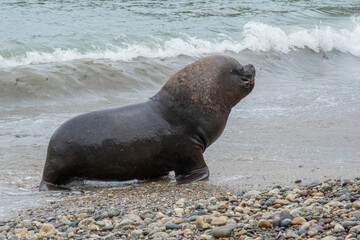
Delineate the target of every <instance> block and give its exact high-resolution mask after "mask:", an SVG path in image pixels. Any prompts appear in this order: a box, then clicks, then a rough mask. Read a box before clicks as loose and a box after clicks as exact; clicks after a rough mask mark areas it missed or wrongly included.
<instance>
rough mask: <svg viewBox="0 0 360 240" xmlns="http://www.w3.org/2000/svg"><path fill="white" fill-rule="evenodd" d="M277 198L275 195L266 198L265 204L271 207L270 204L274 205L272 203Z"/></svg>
mask: <svg viewBox="0 0 360 240" xmlns="http://www.w3.org/2000/svg"><path fill="white" fill-rule="evenodd" d="M275 200H276V198H275V197H271V198H269V199H268V200H266V202H265V204H264V205H265V206H267V207H270V206H272V205H274V204H275Z"/></svg>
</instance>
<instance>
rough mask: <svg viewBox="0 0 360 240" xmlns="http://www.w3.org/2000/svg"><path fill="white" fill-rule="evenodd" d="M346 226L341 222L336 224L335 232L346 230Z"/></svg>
mask: <svg viewBox="0 0 360 240" xmlns="http://www.w3.org/2000/svg"><path fill="white" fill-rule="evenodd" d="M344 231H345V228H344V227H343V226H341V225H340V224H338V223H337V224H335V226H334V232H344Z"/></svg>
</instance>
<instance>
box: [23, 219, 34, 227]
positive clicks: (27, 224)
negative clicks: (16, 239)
mask: <svg viewBox="0 0 360 240" xmlns="http://www.w3.org/2000/svg"><path fill="white" fill-rule="evenodd" d="M21 225H22V226H23V227H24V228H31V227H32V224H31V222H30V221H29V220H24V221H22V222H21Z"/></svg>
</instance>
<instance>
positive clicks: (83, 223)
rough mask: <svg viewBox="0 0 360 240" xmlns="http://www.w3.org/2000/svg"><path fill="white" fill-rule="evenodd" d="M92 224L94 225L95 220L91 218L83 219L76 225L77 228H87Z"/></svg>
mask: <svg viewBox="0 0 360 240" xmlns="http://www.w3.org/2000/svg"><path fill="white" fill-rule="evenodd" d="M93 223H95V220H94V219H93V218H85V219H83V220H81V221H80V222H79V224H78V225H79V227H82V226H85V227H87V226H89V225H90V224H93Z"/></svg>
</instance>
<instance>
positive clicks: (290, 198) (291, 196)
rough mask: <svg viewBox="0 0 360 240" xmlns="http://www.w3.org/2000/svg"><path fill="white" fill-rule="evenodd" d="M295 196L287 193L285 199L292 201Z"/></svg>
mask: <svg viewBox="0 0 360 240" xmlns="http://www.w3.org/2000/svg"><path fill="white" fill-rule="evenodd" d="M295 198H296V196H295V194H291V193H289V194H288V195H286V200H288V201H289V202H294V201H295Z"/></svg>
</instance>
